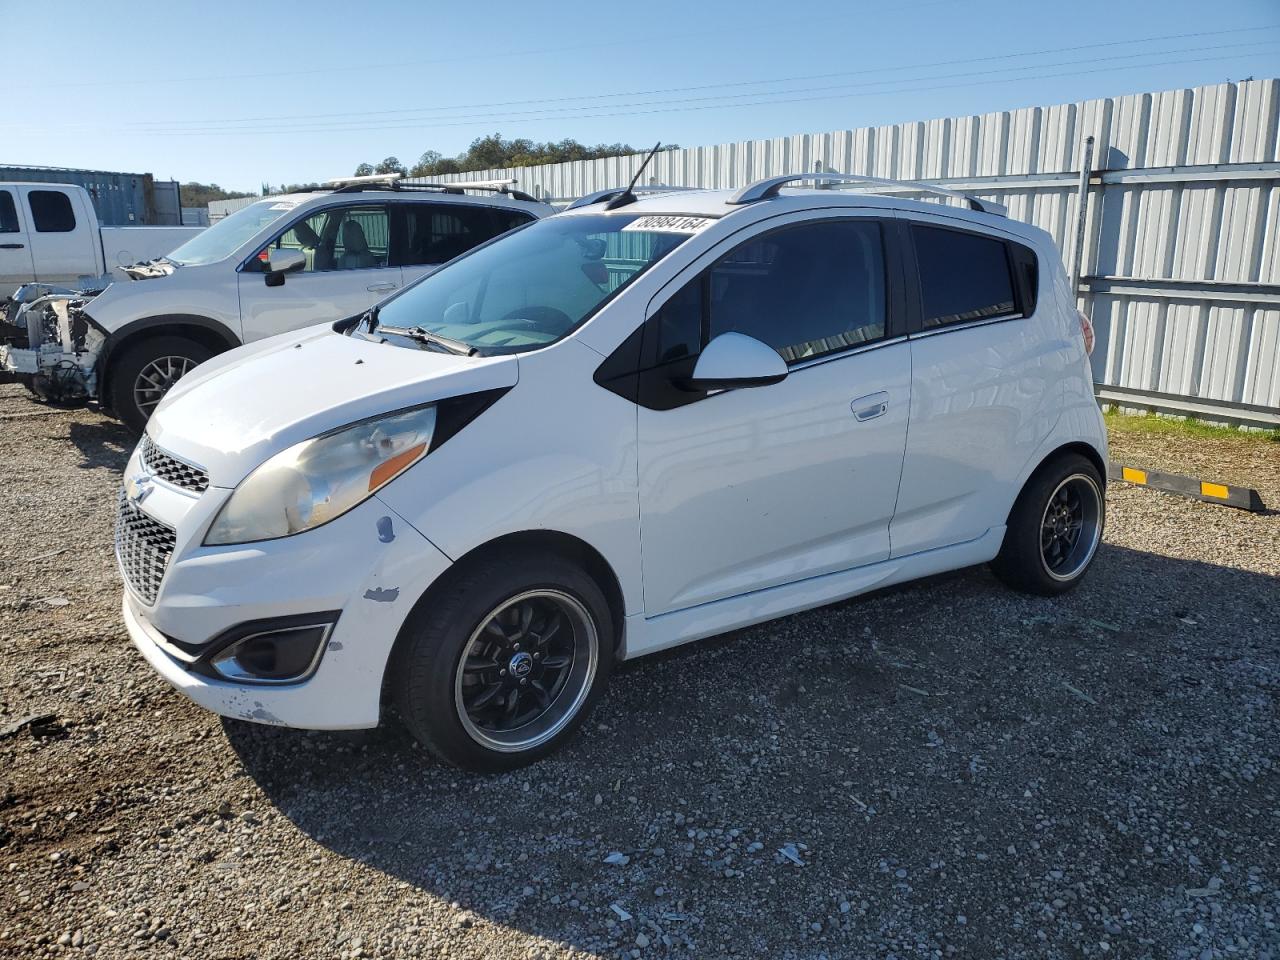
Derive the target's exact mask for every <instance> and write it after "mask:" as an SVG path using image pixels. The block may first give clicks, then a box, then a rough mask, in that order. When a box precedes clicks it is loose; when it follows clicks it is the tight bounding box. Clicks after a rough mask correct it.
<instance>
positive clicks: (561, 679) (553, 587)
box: [393, 553, 614, 771]
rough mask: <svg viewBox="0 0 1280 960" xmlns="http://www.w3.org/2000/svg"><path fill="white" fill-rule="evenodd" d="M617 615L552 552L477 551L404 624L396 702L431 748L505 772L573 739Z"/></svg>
mask: <svg viewBox="0 0 1280 960" xmlns="http://www.w3.org/2000/svg"><path fill="white" fill-rule="evenodd" d="M613 647H614V634H613V620H612V617H611V616H610V611H609V606H608V603H607V601H606V600H605V598H604V595H603V593H601V591H600V588H599V586H597V584H596V582H595V581H594V580H593V579H592V578H591V577H590V576H589V575H588V574H587V573H586V572H584V571H583V570H581V569H580V568H579V567H577V566H576V565H574V564H573V563H571V562H569V561H567V560H564V559H561V558H559V557H556V556H545V555H536V554H533V553H518V554H514V555H509V556H507V557H495V558H492V559H489V560H482V561H480V562H478V563H477V564H475V566H473V567H472V568H470V569H469V570H468V571H467V572H465V573H464V574H462V575H461V576H460V577H459V578H458V579H457V580H456V581H454V582H453V583H450V584H449V588H448V589H447V590H441V591H437V592H436V593H435V594H434V595H433V597H432V601H431V602H430V603H427V604H422V605H420V606H419V608H418V609H417V610H415V611H414V613H413V614H412V615H411V616H410V618H409V621H408V622H407V623H406V624H405V628H404V632H403V633H402V635H401V638H400V642H399V645H398V647H397V655H396V658H395V662H394V665H393V669H394V670H395V675H394V677H393V681H394V683H395V686H394V688H393V692H394V695H395V700H396V706H397V708H398V710H399V713H400V716H401V719H402V720H403V721H404V723H405V725H406V726H407V727H408V728H409V731H410V732H411V733H412V734H413V735H414V736H415V737H416V738H417V739H418V740H419V741H420V742H422V743H423V744H424V745H425V746H426V747H427V748H428V749H430V750H431V751H432V752H433V753H434V754H436V756H438V757H439V758H441V759H442V760H445V761H446V762H448V763H451V764H453V765H455V766H458V767H463V768H464V769H468V770H478V771H498V770H510V769H514V768H516V767H520V766H524V765H525V764H527V763H531V762H532V761H534V760H537V759H538V758H539V757H542V756H545V755H546V754H548V753H550V752H552V751H553V750H555V749H556V748H557V747H559V746H560V744H562V743H563V742H564V741H565V740H567V739H568V738H569V737H570V736H572V734H573V732H574V731H575V730H576V729H577V728H578V726H579V725H580V724H581V723H582V722H583V720H584V719H585V718H586V716H587V714H588V713H589V712H590V710H591V707H592V706H593V705H594V703H595V701H596V699H597V698H598V697H599V695H600V693H601V692H602V690H603V689H604V686H605V684H606V682H607V680H608V676H609V673H610V671H611V669H612V666H613Z"/></svg>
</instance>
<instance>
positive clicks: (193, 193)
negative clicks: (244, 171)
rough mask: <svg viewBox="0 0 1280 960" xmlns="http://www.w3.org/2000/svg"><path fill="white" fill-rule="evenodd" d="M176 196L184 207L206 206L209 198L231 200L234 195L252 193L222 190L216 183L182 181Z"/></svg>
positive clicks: (249, 194)
mask: <svg viewBox="0 0 1280 960" xmlns="http://www.w3.org/2000/svg"><path fill="white" fill-rule="evenodd" d="M178 196H179V197H180V198H181V204H182V206H184V207H204V206H208V204H209V201H211V200H233V199H235V198H236V197H251V196H253V194H252V193H247V192H245V191H243V190H224V189H222V187H220V186H218V185H217V184H216V183H196V182H194V181H193V182H191V183H184V184H182V185H180V186H179V187H178Z"/></svg>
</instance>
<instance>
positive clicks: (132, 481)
mask: <svg viewBox="0 0 1280 960" xmlns="http://www.w3.org/2000/svg"><path fill="white" fill-rule="evenodd" d="M154 489H155V488H154V487H153V486H152V485H151V474H149V473H139V474H137V475H136V476H132V477H129V478H127V479H126V480H125V482H124V495H125V496H126V497H128V498H129V501H130V502H131V503H135V504H137V503H141V502H142V501H143V500H145V499H147V495H148V494H150V493H151V491H152V490H154Z"/></svg>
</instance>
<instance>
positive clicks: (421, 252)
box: [393, 200, 535, 284]
mask: <svg viewBox="0 0 1280 960" xmlns="http://www.w3.org/2000/svg"><path fill="white" fill-rule="evenodd" d="M394 208H395V210H396V211H397V223H398V227H397V230H396V241H395V243H394V244H393V256H394V262H395V263H398V264H400V270H401V275H402V277H403V278H404V282H405V284H410V283H412V282H413V281H414V280H417V279H418V278H419V277H424V276H426V275H427V274H428V273H431V272H432V271H433V270H435V269H436V268H437V267H439V266H440V265H441V264H443V263H446V262H447V261H449V260H452V259H453V258H454V257H457V256H461V255H462V254H464V253H466V252H467V251H468V250H470V249H472V248H473V247H477V246H479V245H480V244H482V243H484V242H485V241H487V240H491V239H492V238H494V237H496V236H498V235H499V234H503V233H506V232H507V231H508V230H513V229H515V228H516V227H518V226H521V225H522V224H526V223H528V222H529V221H531V220H533V219H535V218H534V217H533V216H532V215H531V214H528V213H523V212H521V211H519V210H507V209H504V208H501V207H490V206H484V205H481V204H462V203H439V202H437V201H435V200H431V201H425V200H424V201H419V202H417V203H414V202H405V203H398V204H395V205H394Z"/></svg>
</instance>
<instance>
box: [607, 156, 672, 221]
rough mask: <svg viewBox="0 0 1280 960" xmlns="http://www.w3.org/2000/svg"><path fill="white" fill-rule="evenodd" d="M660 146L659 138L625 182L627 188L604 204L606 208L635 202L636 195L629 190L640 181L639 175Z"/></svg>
mask: <svg viewBox="0 0 1280 960" xmlns="http://www.w3.org/2000/svg"><path fill="white" fill-rule="evenodd" d="M660 146H662V141H661V140H659V141H658V142H657V143H655V144H654V145H653V149H652V150H650V151H649V155H648V156H647V157H645V158H644V163H642V164H640V169H639V170H637V171H636V175H635V176H634V177H632V178H631V182H630V183H628V184H627V189H625V190H623V191H622V192H621V193H620V194H618V195H617V196H616V197H614V198H613V199H612V200H610V201H609V202H608V203H606V204H605V205H604V208H605V209H606V210H617V209H618V207H625V206H626V205H627V204H628V203H635V202H636V195H635V194H634V193H632V192H631V190H632V188H633V187H635V185H636V184H637V183H639V182H640V175H641V174H642V173H644V168H645V167H647V166H648V165H649V161H650V160H652V159H653V155H654V154H655V153H657V152H658V148H659V147H660Z"/></svg>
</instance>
